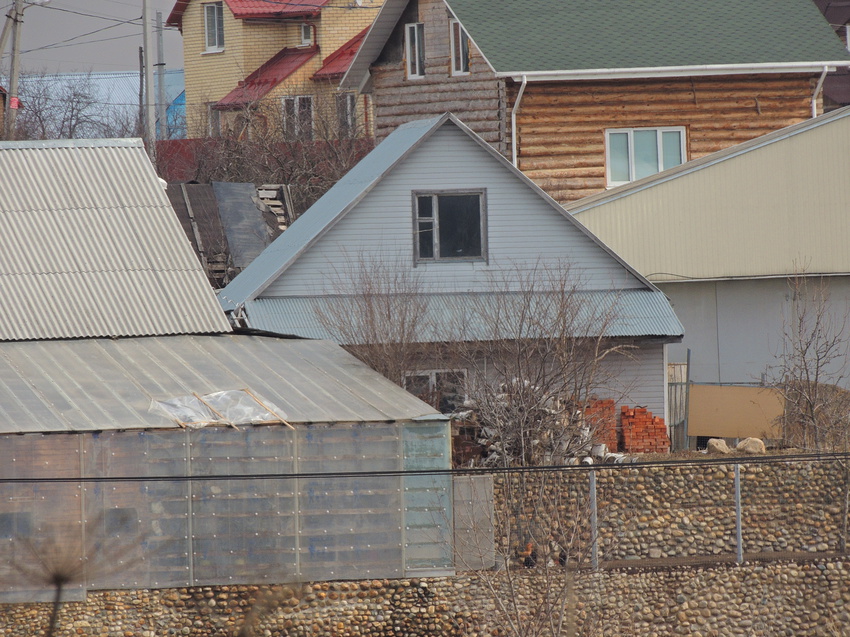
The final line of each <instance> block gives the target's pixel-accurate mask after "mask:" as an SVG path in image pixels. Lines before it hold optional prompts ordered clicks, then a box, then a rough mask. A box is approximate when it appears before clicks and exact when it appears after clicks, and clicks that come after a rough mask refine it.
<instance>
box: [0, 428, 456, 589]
mask: <svg viewBox="0 0 850 637" xmlns="http://www.w3.org/2000/svg"><path fill="white" fill-rule="evenodd" d="M449 467H450V438H449V430H448V424H447V423H446V422H444V421H439V422H433V423H410V422H407V423H403V424H398V423H393V424H387V423H370V424H366V425H362V424H359V425H338V424H335V425H332V426H331V425H327V426H321V425H296V426H295V427H294V428H290V427H287V426H283V425H274V426H253V427H243V428H240V429H238V430H237V429H234V428H225V427H207V428H205V429H199V430H188V429H187V430H168V431H162V432H157V433H152V432H148V431H143V432H138V431H136V432H129V431H123V432H121V431H115V432H104V433H94V434H50V435H41V434H27V435H18V436H4V437H3V439H2V444H0V547H2V548H0V601H33V600H34V599H46V598H47V596H48V593H49V590H48V587H46V586H45V584H44V582H45V581H46V580H47V579H49V578H50V576H51V573H50V571H51V569H52V568H58V567H54V566H51V565H56V564H59V563H68V562H70V563H72V564H75V565H77V566H78V568H77V573H76V574H75V576H74V581H72V582H71V585H70V586H69V591H68V592H69V594H70V597H69V598H73V597H74V596H75V593H76V595H77V596H79V594H80V593H81V592H82V591H84V590H87V589H95V588H96V589H110V588H167V587H174V586H191V585H212V584H229V583H261V582H264V581H270V582H272V581H293V580H301V581H315V580H339V579H358V578H387V577H404V576H407V575H412V574H421V575H437V574H449V573H451V572H452V570H451V569H452V533H451V530H452V506H451V499H452V495H451V478H450V476H449V475H447V474H440V475H420V476H416V475H414V476H403V475H389V476H380V475H370V474H374V473H376V472H385V471H393V472H395V471H401V470H408V471H410V470H419V469H448V468H449ZM346 472H352V473H357V474H362V475H356V476H351V475H348V476H340V475H337V474H340V473H346ZM295 475H299V476H304V477H293V476H295ZM81 476H82V477H85V478H91V480H86V481H80V477H81ZM277 476H288V477H277ZM189 477H190V478H189ZM36 554H37V555H39V556H40V559H39V560H36V557H35V556H36ZM41 562H44V563H45V564H41Z"/></svg>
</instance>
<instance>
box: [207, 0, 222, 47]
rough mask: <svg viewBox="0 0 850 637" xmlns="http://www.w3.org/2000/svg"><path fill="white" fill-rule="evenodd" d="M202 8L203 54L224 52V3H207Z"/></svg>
mask: <svg viewBox="0 0 850 637" xmlns="http://www.w3.org/2000/svg"><path fill="white" fill-rule="evenodd" d="M201 6H202V7H203V8H204V52H205V53H218V52H219V51H223V50H224V2H207V3H206V4H203V5H201Z"/></svg>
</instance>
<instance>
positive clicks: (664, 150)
mask: <svg viewBox="0 0 850 637" xmlns="http://www.w3.org/2000/svg"><path fill="white" fill-rule="evenodd" d="M605 159H606V161H605V170H606V176H607V178H608V186H609V187H612V186H619V185H621V184H626V183H628V182H630V181H635V180H637V179H642V178H644V177H649V176H650V175H654V174H655V173H658V172H661V171H662V170H667V169H668V168H673V167H675V166H678V165H679V164H681V163H683V162H684V161H685V159H686V157H685V129H684V127H682V126H671V127H665V128H615V129H610V130H606V131H605Z"/></svg>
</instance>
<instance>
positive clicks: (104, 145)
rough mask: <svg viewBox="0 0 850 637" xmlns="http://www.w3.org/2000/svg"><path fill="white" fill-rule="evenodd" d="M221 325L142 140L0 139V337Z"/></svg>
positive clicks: (189, 330) (185, 330)
mask: <svg viewBox="0 0 850 637" xmlns="http://www.w3.org/2000/svg"><path fill="white" fill-rule="evenodd" d="M229 331H230V326H229V324H228V322H227V320H226V319H225V317H224V315H223V313H222V312H221V309H220V307H219V305H218V303H217V302H216V299H215V295H214V294H213V291H212V288H211V287H210V286H209V284H208V283H207V281H206V277H205V275H204V271H203V269H202V268H201V266H200V263H199V262H198V259H197V258H196V257H195V255H194V254H193V252H192V249H191V246H190V245H189V242H188V241H187V240H186V237H185V234H184V233H183V231H182V229H181V228H180V224H179V222H178V220H177V217H176V216H175V214H174V211H173V210H172V208H171V205H170V204H169V202H168V198H167V197H166V195H165V189H164V188H163V187H162V185H161V184H160V181H159V179H158V178H157V176H156V174H155V173H154V170H153V167H152V165H151V163H150V160H149V159H148V157H147V155H146V154H145V150H144V147H143V145H142V142H141V140H138V139H117V140H62V141H32V142H0V341H14V340H33V339H56V338H85V337H98V336H112V337H117V336H150V335H164V334H207V333H221V332H229Z"/></svg>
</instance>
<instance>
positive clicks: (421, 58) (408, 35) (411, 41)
mask: <svg viewBox="0 0 850 637" xmlns="http://www.w3.org/2000/svg"><path fill="white" fill-rule="evenodd" d="M404 36H405V37H404V51H405V57H406V58H407V77H408V78H417V77H425V25H424V24H423V23H421V22H414V23H412V24H407V25H405V27H404Z"/></svg>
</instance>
